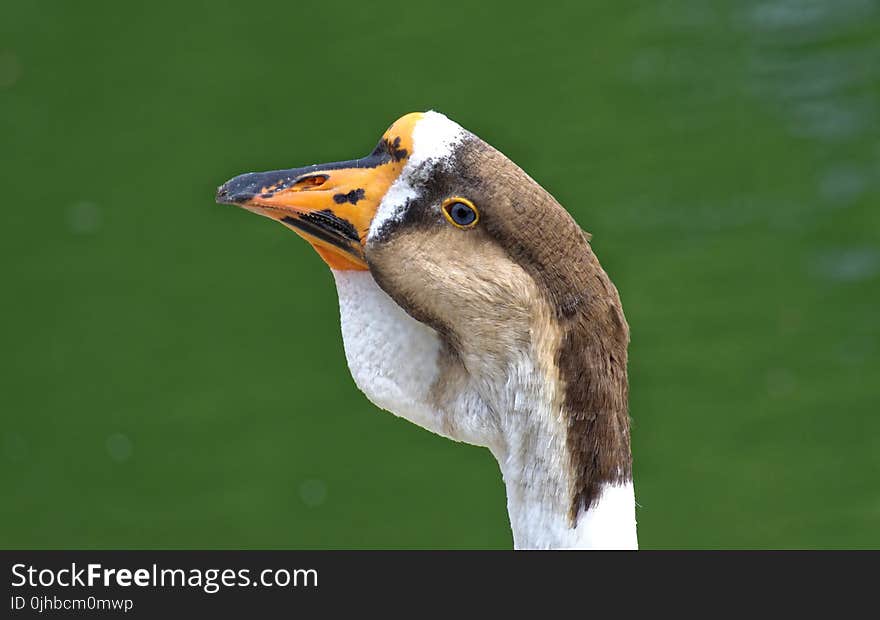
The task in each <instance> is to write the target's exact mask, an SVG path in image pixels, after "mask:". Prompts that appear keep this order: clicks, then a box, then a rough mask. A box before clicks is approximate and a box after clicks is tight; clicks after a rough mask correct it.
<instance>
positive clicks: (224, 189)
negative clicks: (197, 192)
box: [214, 183, 235, 205]
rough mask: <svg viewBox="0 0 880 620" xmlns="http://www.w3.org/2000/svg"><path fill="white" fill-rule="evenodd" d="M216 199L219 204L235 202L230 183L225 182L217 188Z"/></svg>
mask: <svg viewBox="0 0 880 620" xmlns="http://www.w3.org/2000/svg"><path fill="white" fill-rule="evenodd" d="M214 199H215V200H216V201H217V204H221V205H228V204H235V201H234V200H233V196H232V194H231V192H230V191H229V183H224V184H223V185H221V186H220V187H218V188H217V195H216V196H215V197H214Z"/></svg>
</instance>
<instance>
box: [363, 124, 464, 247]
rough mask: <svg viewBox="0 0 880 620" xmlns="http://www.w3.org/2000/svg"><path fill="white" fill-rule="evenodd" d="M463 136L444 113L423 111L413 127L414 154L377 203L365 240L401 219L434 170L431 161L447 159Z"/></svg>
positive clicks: (458, 126) (456, 125)
mask: <svg viewBox="0 0 880 620" xmlns="http://www.w3.org/2000/svg"><path fill="white" fill-rule="evenodd" d="M465 134H466V132H465V130H464V129H463V128H462V127H461V125H459V124H458V123H456V122H454V121H451V120H449V119H448V118H446V116H444V115H443V114H440V113H439V112H434V111H433V110H431V111H429V112H425V114H424V116H422V118H421V119H420V120H419V122H418V123H416V126H415V127H414V128H413V135H412V141H413V152H412V153H411V154H410V156H409V159H407V161H406V165H405V166H404V167H403V170H401V172H400V176H398V177H397V179H396V180H395V181H394V183H392V184H391V187H389V188H388V191H387V192H385V196H384V197H383V198H382V202H380V203H379V208H378V209H376V215H375V216H374V217H373V221H372V222H371V223H370V230H369V232H368V233H367V238H368V239H369V238H370V237H371V236H373V235H374V234H375V233H376V231H378V230H381V228H382V226H384V225H385V223H387V222H391V221H395V220H399V219H400V218H401V217H402V216H403V212H404V207H406V203H407V201H408V200H411V199H414V198H416V197H417V196H418V191H417V190H416V187H418V185H419V183H420V182H422V181H424V180H425V179H424V178H423V176H424V175H426V174H428V173H429V172H430V170H431V169H432V168H433V165H432V162H433V163H434V164H435V163H437V162H441V161H443V160H445V159H449V158H450V157H451V156H452V153H453V152H454V151H455V147H456V146H457V145H458V143H459V142H461V141H462V139H463V138H464V137H465ZM426 164H427V165H426Z"/></svg>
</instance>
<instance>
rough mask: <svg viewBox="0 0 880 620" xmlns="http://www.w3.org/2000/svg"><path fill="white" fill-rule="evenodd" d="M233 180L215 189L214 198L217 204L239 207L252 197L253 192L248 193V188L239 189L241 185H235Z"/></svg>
mask: <svg viewBox="0 0 880 620" xmlns="http://www.w3.org/2000/svg"><path fill="white" fill-rule="evenodd" d="M235 180H236V179H232V181H227V182H226V183H224V184H223V185H221V186H220V187H218V188H217V195H216V196H215V197H214V199H215V200H216V201H217V204H221V205H240V204H241V203H243V202H247V201H248V200H250V199H251V198H253V197H254V192H253V191H249V189H250V188H247V187H241V184H240V183H235Z"/></svg>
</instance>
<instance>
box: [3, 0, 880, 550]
mask: <svg viewBox="0 0 880 620" xmlns="http://www.w3.org/2000/svg"><path fill="white" fill-rule="evenodd" d="M0 34H2V37H0V136H2V138H0V170H2V180H3V183H2V188H3V201H2V203H3V208H2V235H3V243H2V248H0V252H2V265H3V320H2V323H0V325H2V327H0V329H2V343H3V348H2V350H3V356H2V361H0V365H2V366H0V377H2V414H0V416H2V418H0V421H2V428H0V432H2V452H0V484H2V501H0V546H2V547H5V548H24V547H38V548H47V547H62V548H115V547H134V548H213V547H221V548H351V547H353V548H374V547H380V548H385V547H390V548H410V547H419V548H425V547H427V548H447V547H452V548H469V547H478V548H508V547H510V546H511V536H510V531H509V527H508V523H507V515H506V509H505V498H504V489H503V485H502V483H501V479H500V474H499V472H498V468H497V466H496V464H495V462H494V460H493V459H492V457H491V456H490V455H489V453H488V451H486V450H483V449H479V448H474V447H470V446H464V445H460V444H454V443H452V442H449V441H447V440H444V439H441V438H438V437H435V436H433V435H431V434H429V433H428V432H426V431H423V430H421V429H419V428H417V427H415V426H412V425H410V424H408V423H406V422H404V421H402V420H400V419H397V418H395V417H394V416H392V415H390V414H387V413H382V412H380V411H378V410H377V409H376V408H375V407H373V406H372V405H371V404H369V403H368V401H367V400H366V399H365V398H364V397H363V396H362V395H361V394H360V393H359V392H358V391H357V389H356V387H355V386H354V384H353V382H352V381H351V379H350V377H349V374H348V370H347V368H346V365H345V360H344V356H343V351H342V342H341V337H340V333H339V325H338V308H337V302H336V293H335V289H334V287H333V283H332V279H331V276H330V273H329V271H328V270H327V269H326V267H325V266H324V264H323V263H322V262H321V260H320V259H319V258H318V256H317V255H316V254H315V253H314V251H313V250H312V249H311V248H310V247H309V246H308V245H307V244H306V243H304V242H303V241H301V240H300V239H299V238H298V237H297V236H296V235H294V234H293V233H292V232H290V231H288V230H286V229H284V228H283V227H282V226H279V225H277V224H272V223H271V222H269V221H267V220H264V219H262V218H258V217H254V216H253V215H250V214H248V213H246V212H244V211H241V210H237V209H234V208H231V207H221V206H217V205H215V204H214V200H213V197H214V191H215V188H216V186H217V185H218V184H220V183H221V182H223V181H225V180H226V179H227V178H229V177H231V176H233V175H234V174H237V173H240V172H244V171H249V170H265V169H274V168H281V167H290V166H299V165H304V164H309V163H313V162H322V161H334V160H340V159H348V158H352V157H358V156H361V155H364V154H366V153H367V152H369V150H370V149H372V147H373V146H374V145H375V143H376V141H377V140H378V138H379V136H380V135H381V134H382V132H383V131H384V130H385V128H386V127H387V126H388V125H389V124H391V122H393V121H394V120H395V119H396V118H397V117H399V116H401V115H403V114H404V113H406V112H410V111H414V110H425V109H432V108H433V109H437V110H440V111H442V112H444V113H446V114H448V115H449V116H450V117H451V118H453V119H454V120H456V121H458V122H460V123H461V124H463V125H464V126H465V127H467V128H469V129H471V130H472V131H474V132H475V133H477V134H478V135H480V136H481V137H483V138H484V139H486V140H487V141H488V142H490V143H492V144H493V145H495V146H496V147H498V148H500V149H501V150H502V151H504V152H505V153H506V154H507V155H509V156H510V157H511V158H512V159H513V160H514V161H516V162H517V163H519V164H520V165H521V166H522V167H523V168H524V169H525V170H527V171H528V172H529V173H530V174H531V175H532V176H534V177H535V178H536V179H538V181H539V182H541V183H542V184H543V185H544V186H545V187H547V188H548V189H549V190H550V191H551V192H553V193H554V194H555V195H556V197H557V198H558V199H559V200H560V201H561V202H562V204H564V205H566V206H567V207H568V208H569V210H571V212H572V213H573V214H574V215H575V217H576V219H577V220H578V221H579V222H580V224H581V225H582V226H583V227H584V228H586V229H587V230H589V231H591V232H592V233H593V235H594V238H593V246H594V248H595V249H596V252H597V254H598V255H599V257H600V258H601V260H602V261H603V264H604V266H605V267H606V269H607V270H608V272H609V273H610V274H611V276H612V278H613V279H614V281H615V282H616V284H617V286H618V287H619V289H620V291H621V295H622V298H623V302H624V308H625V310H626V314H627V317H628V319H629V321H630V323H631V326H632V346H631V349H630V360H631V367H630V370H631V393H632V401H631V412H632V416H633V419H634V430H633V433H634V435H633V447H634V457H635V477H636V492H637V498H638V501H639V505H640V508H639V512H638V518H639V523H640V529H639V538H640V542H641V546H642V547H643V548H670V547H685V548H729V547H732V548H743V547H746V548H753V547H757V548H763V547H774V548H775V547H785V548H787V547H809V548H822V547H856V548H861V547H874V548H876V547H880V479H878V473H880V410H878V392H880V389H878V381H880V357H878V356H880V337H878V302H880V211H878V208H877V207H878V198H880V4H878V3H877V2H873V1H870V0H827V1H824V2H820V1H817V0H804V1H796V0H742V1H730V2H712V3H710V2H704V1H702V0H689V1H656V0H654V1H650V2H610V1H608V2H586V1H579V2H569V3H548V2H538V3H535V2H528V3H525V2H521V3H512V2H506V1H505V2H502V1H494V0H493V1H484V2H480V3H476V4H475V3H469V2H468V3H464V2H462V3H451V2H442V3H440V2H436V3H424V4H421V3H415V2H411V1H410V2H383V3H371V2H363V1H361V2H343V1H339V2H333V3H298V2H291V1H287V2H259V1H251V2H247V3H232V2H193V3H184V2H176V3H168V4H162V3H144V4H142V5H141V4H140V3H131V4H129V3H119V2H105V3H96V2H46V1H33V2H22V1H10V0H7V1H5V2H3V3H2V5H0ZM304 326H305V327H306V328H305V329H304ZM291 327H294V328H295V329H290V328H291Z"/></svg>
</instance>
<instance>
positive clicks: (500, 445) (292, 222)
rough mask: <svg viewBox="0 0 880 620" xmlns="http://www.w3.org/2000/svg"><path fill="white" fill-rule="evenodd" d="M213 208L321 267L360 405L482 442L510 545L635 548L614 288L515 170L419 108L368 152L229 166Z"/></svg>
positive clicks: (563, 220) (621, 322) (622, 334)
mask: <svg viewBox="0 0 880 620" xmlns="http://www.w3.org/2000/svg"><path fill="white" fill-rule="evenodd" d="M216 200H217V202H219V203H221V204H231V205H237V206H240V207H243V208H245V209H247V210H248V211H252V212H254V213H257V214H259V215H262V216H265V217H268V218H271V219H273V220H277V221H278V222H280V223H282V224H283V225H285V226H286V227H287V228H290V229H291V230H293V231H294V232H296V233H297V234H298V235H299V236H301V237H303V238H304V239H305V240H306V241H308V242H309V243H310V244H311V245H312V247H313V248H314V249H315V250H316V251H317V253H318V254H319V255H320V257H321V258H322V259H323V260H324V262H325V263H326V264H327V265H328V266H329V267H330V270H331V272H332V274H333V279H334V281H335V283H336V290H337V293H338V297H339V310H340V320H341V328H342V339H343V344H344V350H345V357H346V361H347V363H348V368H349V370H350V372H351V375H352V378H353V379H354V381H355V383H356V384H357V386H358V388H359V389H360V390H361V391H362V392H363V393H364V394H365V395H366V397H367V398H368V399H369V400H370V401H372V402H373V403H374V404H375V405H376V406H378V407H379V408H381V409H385V410H387V411H390V412H391V413H393V414H395V415H397V416H400V417H402V418H405V419H406V420H409V421H410V422H413V423H415V424H417V425H419V426H421V427H423V428H425V429H427V430H429V431H431V432H433V433H437V434H439V435H442V436H444V437H448V438H450V439H453V440H456V441H460V442H466V443H469V444H474V445H477V446H484V447H486V448H488V449H489V450H490V451H491V453H492V455H493V456H494V457H495V459H496V460H497V461H498V464H499V467H500V470H501V474H502V477H503V481H504V485H505V489H506V493H507V510H508V515H509V518H510V526H511V531H512V534H513V542H514V547H515V548H516V549H635V548H637V536H636V517H635V496H634V491H633V480H632V456H631V451H630V418H629V411H628V402H627V401H628V379H627V346H628V343H629V327H628V325H627V322H626V319H625V317H624V314H623V310H622V307H621V303H620V298H619V295H618V292H617V289H616V288H615V286H614V284H612V282H611V280H610V279H609V277H608V275H607V274H606V273H605V271H604V270H603V268H602V266H601V265H600V264H599V261H598V260H597V258H596V256H595V254H594V253H593V251H592V249H591V245H590V236H589V234H588V233H585V232H584V231H583V230H582V229H581V228H580V227H579V226H578V224H577V223H576V222H575V220H574V219H573V218H572V217H571V215H570V214H569V213H568V212H567V211H566V210H565V209H564V208H563V207H562V206H561V205H560V204H559V203H558V202H557V201H556V200H555V199H554V198H553V196H551V195H550V194H549V193H548V192H547V191H546V190H545V189H544V188H542V187H541V186H540V185H539V184H538V183H537V182H536V181H534V180H533V179H532V178H531V177H530V176H529V175H528V174H526V173H525V172H524V171H523V170H521V169H520V168H519V167H518V166H517V165H516V164H514V163H513V162H512V161H511V160H509V159H508V158H507V157H505V156H504V155H503V154H501V153H500V152H499V151H497V150H496V149H495V148H493V147H492V146H490V145H489V144H487V143H486V142H484V141H483V140H481V139H480V138H478V137H477V136H476V135H474V134H473V133H471V132H469V131H467V130H465V129H464V128H462V127H461V126H460V125H458V124H457V123H455V122H454V121H452V120H450V119H449V118H447V117H446V116H444V115H443V114H441V113H439V112H435V111H429V112H415V113H411V114H407V115H406V116H403V117H402V118H400V119H398V120H397V121H396V122H394V123H393V124H392V125H391V127H390V128H389V129H388V130H387V131H386V132H385V133H384V134H383V136H382V138H381V140H379V144H378V145H377V146H376V148H375V149H374V150H373V151H372V152H371V153H370V154H369V155H367V156H366V157H362V158H360V159H354V160H350V161H341V162H335V163H329V164H316V165H311V166H306V167H302V168H293V169H286V170H274V171H269V172H255V173H247V174H241V175H239V176H236V177H234V178H232V179H230V180H229V181H227V182H226V183H225V184H223V185H222V186H220V187H219V189H218V190H217V196H216Z"/></svg>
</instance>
